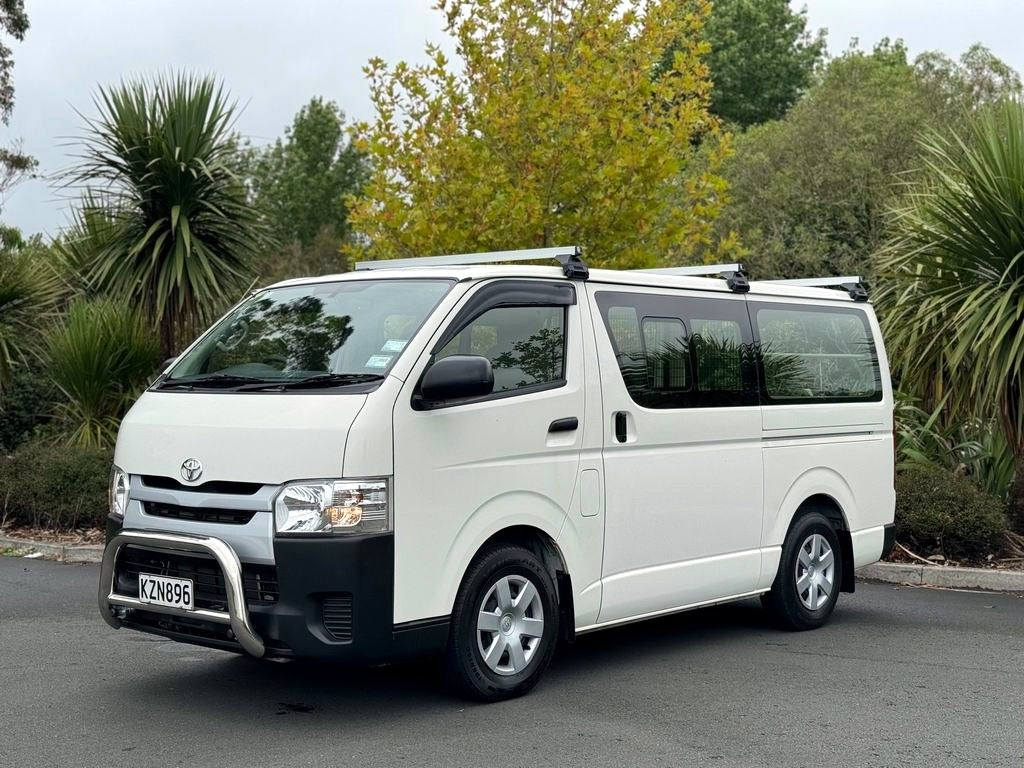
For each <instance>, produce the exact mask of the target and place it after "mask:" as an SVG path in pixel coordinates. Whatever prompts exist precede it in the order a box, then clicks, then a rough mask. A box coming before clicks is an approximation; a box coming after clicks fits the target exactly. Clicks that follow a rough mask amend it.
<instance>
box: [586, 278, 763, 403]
mask: <svg viewBox="0 0 1024 768" xmlns="http://www.w3.org/2000/svg"><path fill="white" fill-rule="evenodd" d="M596 299H597V304H598V308H599V309H600V311H601V315H602V317H603V319H604V323H605V328H606V329H607V330H608V335H609V337H610V338H611V342H612V347H613V349H614V350H615V357H616V360H617V361H618V363H619V371H620V372H621V373H622V379H623V382H624V383H625V385H626V389H627V390H628V391H629V394H630V397H632V398H633V400H634V401H635V402H636V403H637V404H638V405H642V406H645V407H647V408H702V407H714V406H731V405H757V402H758V395H757V372H756V369H755V366H754V364H753V355H752V354H751V349H752V344H753V341H752V338H751V332H750V323H749V320H748V319H747V313H746V306H745V304H744V302H743V301H742V300H721V299H710V298H709V299H704V298H692V297H681V296H671V295H658V294H641V293H611V292H606V291H599V292H598V293H597V294H596Z"/></svg>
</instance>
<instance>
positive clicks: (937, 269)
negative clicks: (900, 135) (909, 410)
mask: <svg viewBox="0 0 1024 768" xmlns="http://www.w3.org/2000/svg"><path fill="white" fill-rule="evenodd" d="M923 152H924V172H923V177H922V178H921V180H920V181H919V182H918V183H917V184H916V185H915V186H914V187H913V190H912V192H911V193H910V194H908V195H907V196H906V197H905V198H904V200H903V202H902V204H901V206H900V208H899V210H898V211H897V214H896V218H895V223H894V227H895V229H894V232H893V236H892V239H891V240H890V241H889V242H888V243H887V245H886V247H885V249H884V250H883V251H882V253H881V255H880V257H879V270H880V272H881V273H882V275H883V276H884V281H883V286H882V291H881V293H880V295H879V296H878V298H877V302H878V304H879V307H880V309H881V310H882V317H883V321H884V331H885V333H886V337H887V341H888V343H889V347H890V350H891V354H892V357H893V361H894V364H895V369H896V372H897V374H898V375H899V376H900V378H901V381H902V384H903V386H904V388H905V389H908V390H909V391H911V392H912V393H925V394H928V395H930V396H931V397H932V398H947V397H948V398H949V401H950V403H951V407H952V410H953V411H954V412H959V413H961V414H963V413H967V414H980V415H983V416H988V415H991V416H996V417H997V418H999V420H1000V421H1001V423H1002V426H1003V430H1004V432H1005V435H1006V438H1007V442H1008V443H1009V446H1010V449H1011V450H1012V452H1013V455H1014V458H1015V461H1016V480H1015V481H1014V485H1013V487H1012V489H1011V504H1010V512H1011V522H1012V523H1013V525H1014V526H1015V528H1016V529H1017V530H1018V531H1020V532H1024V261H1022V257H1021V254H1022V253H1024V104H1022V103H1021V102H1020V101H1018V100H1008V101H1006V102H1004V103H1003V104H1002V105H1000V106H999V108H997V109H993V110H990V111H986V112H982V113H980V114H978V115H975V116H974V117H973V118H972V119H971V120H970V122H969V124H968V126H967V128H966V129H965V130H964V131H962V132H961V133H952V134H949V135H944V134H938V133H933V134H930V135H929V136H928V137H927V138H926V139H925V141H924V142H923ZM936 387H938V391H936Z"/></svg>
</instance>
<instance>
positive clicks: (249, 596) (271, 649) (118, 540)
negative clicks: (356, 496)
mask: <svg viewBox="0 0 1024 768" xmlns="http://www.w3.org/2000/svg"><path fill="white" fill-rule="evenodd" d="M112 533H113V534H114V535H113V536H112V538H110V540H109V543H108V544H107V547H106V550H105V551H104V558H103V567H102V570H101V576H100V588H99V607H100V613H101V614H102V615H103V618H104V620H105V621H106V622H107V623H108V624H110V625H111V626H113V627H117V628H120V627H125V628H130V629H137V630H141V631H144V632H150V633H154V634H158V635H162V636H165V637H168V638H171V639H174V640H180V641H184V642H190V643H195V644H199V645H206V646H211V647H216V648H223V649H226V650H235V651H244V652H246V653H249V654H250V655H252V656H257V657H259V656H284V657H303V658H320V659H330V660H333V661H341V662H351V663H370V662H379V661H388V660H391V659H394V658H399V657H404V656H410V655H417V654H422V653H432V652H435V651H439V650H441V649H443V648H444V644H445V643H446V642H447V639H448V617H437V618H434V619H427V620H424V621H419V622H414V623H412V624H408V625H399V626H395V625H394V623H393V616H394V610H393V606H394V537H393V534H374V535H366V536H346V537H338V536H335V537H324V536H309V537H289V538H277V539H275V541H274V561H275V564H274V566H267V565H255V564H250V563H243V562H240V561H239V558H238V557H237V554H236V553H235V551H234V550H233V549H232V548H231V546H230V545H229V544H228V543H227V542H225V541H224V540H223V539H220V538H215V537H211V536H201V535H195V534H180V533H172V532H165V531H156V530H148V529H124V530H121V531H119V532H113V531H112ZM126 547H127V548H128V549H127V550H126V549H125V548H126ZM190 558H202V559H201V560H199V561H198V562H199V563H200V570H199V571H196V579H197V581H196V590H197V593H200V592H205V594H206V596H207V599H205V600H204V607H201V608H197V609H196V610H192V611H186V610H182V609H175V608H165V607H162V606H155V605H152V604H148V603H143V602H141V601H140V600H139V599H138V596H137V581H136V582H132V580H131V578H130V576H131V574H130V573H127V572H126V567H127V566H125V565H124V564H125V563H129V562H130V563H131V564H132V565H131V567H132V568H135V569H136V570H138V568H139V565H138V564H139V563H140V562H143V563H145V565H142V566H141V568H142V569H144V571H145V572H154V573H156V574H157V575H170V576H176V575H177V576H189V575H191V574H190V573H183V572H181V571H180V570H175V568H176V567H178V566H180V567H183V568H191V567H193V565H194V563H195V561H194V560H190ZM182 563H184V565H181V564H182ZM190 563H191V565H190ZM254 569H262V573H261V572H260V571H259V570H256V571H255V575H254ZM268 569H269V571H270V574H268V573H267V570H268ZM221 574H222V579H221V578H220V576H221ZM258 577H261V578H262V579H263V580H264V581H263V582H257V581H255V579H257V578H258ZM267 579H269V582H268V581H267ZM221 582H223V583H221ZM258 583H259V586H255V585H257V584H258ZM268 584H269V586H268ZM133 585H134V586H133ZM211 585H212V586H211ZM213 587H215V588H216V589H217V590H219V592H218V593H217V594H218V595H219V596H214V597H210V595H211V594H213V593H212V591H211V590H212V589H213ZM264 592H270V593H272V594H263V593H264Z"/></svg>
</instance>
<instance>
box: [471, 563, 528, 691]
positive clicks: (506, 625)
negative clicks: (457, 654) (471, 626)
mask: <svg viewBox="0 0 1024 768" xmlns="http://www.w3.org/2000/svg"><path fill="white" fill-rule="evenodd" d="M476 630H477V631H476V636H477V649H478V650H479V651H480V657H481V658H482V659H483V661H484V663H485V664H486V665H487V666H488V668H490V669H491V670H492V671H494V672H496V673H497V674H499V675H514V674H517V673H519V672H522V671H523V670H524V669H526V667H527V666H528V665H529V664H530V662H531V661H532V660H533V658H534V656H535V655H536V653H537V650H538V649H539V648H540V644H541V640H542V639H543V637H544V604H543V602H541V599H540V593H539V592H538V591H537V587H536V586H534V584H533V582H531V581H530V580H529V579H528V578H526V577H525V576H519V575H516V574H513V575H510V576H503V577H501V578H500V579H498V580H497V581H496V582H495V583H494V584H492V585H491V587H490V589H488V590H487V592H486V593H485V594H484V599H483V601H482V602H481V603H480V609H479V611H478V613H477V622H476Z"/></svg>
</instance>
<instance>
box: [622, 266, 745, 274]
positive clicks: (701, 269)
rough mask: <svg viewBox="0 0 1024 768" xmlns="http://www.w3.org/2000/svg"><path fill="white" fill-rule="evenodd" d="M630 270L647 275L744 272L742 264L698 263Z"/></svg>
mask: <svg viewBox="0 0 1024 768" xmlns="http://www.w3.org/2000/svg"><path fill="white" fill-rule="evenodd" d="M629 271H630V272H646V273H647V274H649V275H693V276H700V275H720V274H722V273H723V272H744V271H745V270H744V269H743V265H742V264H699V265H697V266H695V267H657V268H656V269H631V270H629Z"/></svg>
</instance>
